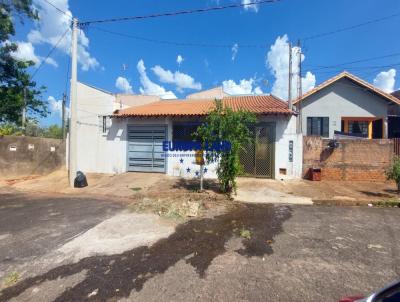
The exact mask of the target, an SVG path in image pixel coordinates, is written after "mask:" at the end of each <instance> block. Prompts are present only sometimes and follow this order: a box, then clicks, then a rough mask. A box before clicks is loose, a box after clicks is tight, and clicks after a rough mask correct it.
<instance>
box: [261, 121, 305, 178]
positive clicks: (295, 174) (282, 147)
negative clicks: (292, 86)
mask: <svg viewBox="0 0 400 302" xmlns="http://www.w3.org/2000/svg"><path fill="white" fill-rule="evenodd" d="M260 122H273V123H275V127H276V128H275V173H274V174H275V179H294V178H301V173H302V172H301V171H302V167H303V137H302V135H301V134H297V133H296V117H295V116H292V117H281V116H279V117H264V118H262V119H261V120H260ZM289 141H293V162H289ZM279 169H286V175H283V174H280V173H279Z"/></svg>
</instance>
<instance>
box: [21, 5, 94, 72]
mask: <svg viewBox="0 0 400 302" xmlns="http://www.w3.org/2000/svg"><path fill="white" fill-rule="evenodd" d="M33 3H34V5H35V6H36V7H39V8H40V10H39V21H37V22H36V23H35V29H32V30H31V31H30V32H29V33H28V37H27V38H28V41H29V42H30V43H32V44H33V45H35V44H50V45H51V46H54V45H56V44H57V42H58V41H59V40H60V38H61V37H62V36H63V34H64V33H65V32H66V31H67V33H66V36H65V37H64V38H63V39H62V41H61V42H60V43H59V44H58V46H57V48H58V49H59V50H61V51H63V52H64V53H66V54H69V53H70V49H71V29H70V24H71V17H72V13H71V11H70V10H69V4H68V0H54V1H52V3H54V5H55V6H57V7H59V8H60V9H61V10H63V11H65V12H66V13H67V15H65V14H60V13H58V12H57V11H56V10H55V8H54V7H52V6H50V5H48V4H47V3H45V1H44V0H34V1H33ZM88 48H89V39H88V38H87V37H86V35H85V33H84V32H83V31H82V30H79V31H78V62H79V63H80V65H81V68H82V70H89V69H95V68H97V67H98V66H99V62H98V61H97V60H96V58H94V57H92V56H91V54H90V53H89V51H88ZM53 61H54V60H53Z"/></svg>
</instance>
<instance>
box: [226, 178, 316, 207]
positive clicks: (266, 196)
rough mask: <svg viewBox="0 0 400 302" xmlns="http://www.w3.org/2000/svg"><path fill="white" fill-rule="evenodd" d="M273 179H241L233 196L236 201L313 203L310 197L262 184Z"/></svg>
mask: <svg viewBox="0 0 400 302" xmlns="http://www.w3.org/2000/svg"><path fill="white" fill-rule="evenodd" d="M273 181H275V180H263V179H260V180H258V179H252V180H248V179H239V181H238V189H237V195H234V196H233V198H234V199H235V200H236V201H241V202H249V203H276V204H302V205H312V204H313V202H312V199H311V198H310V197H303V196H296V195H293V194H288V193H285V192H283V191H282V190H279V191H278V190H274V189H271V188H270V187H268V186H263V185H262V184H263V182H269V183H270V182H273ZM275 182H277V181H275ZM277 188H278V187H277Z"/></svg>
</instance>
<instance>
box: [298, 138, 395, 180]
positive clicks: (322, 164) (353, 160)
mask: <svg viewBox="0 0 400 302" xmlns="http://www.w3.org/2000/svg"><path fill="white" fill-rule="evenodd" d="M338 142H339V147H338V148H335V149H332V148H329V146H328V143H329V140H327V139H321V138H320V137H316V136H305V137H304V142H303V146H304V148H303V150H304V151H303V155H304V161H303V175H304V177H308V175H307V174H308V171H309V169H310V168H321V172H322V179H323V180H354V181H385V180H386V177H385V170H386V169H387V168H388V167H389V166H390V164H391V163H392V160H393V143H392V141H391V140H387V139H374V140H366V139H358V140H351V139H342V140H339V141H338Z"/></svg>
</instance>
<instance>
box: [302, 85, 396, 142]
mask: <svg viewBox="0 0 400 302" xmlns="http://www.w3.org/2000/svg"><path fill="white" fill-rule="evenodd" d="M388 106H389V105H388V102H387V101H386V100H385V99H384V98H382V97H380V96H377V95H376V94H373V93H371V92H370V91H368V90H367V89H365V88H362V87H361V86H360V85H357V84H354V83H353V82H352V81H350V80H348V79H341V80H339V81H337V82H335V83H333V84H332V85H330V86H327V87H326V88H324V89H322V90H320V91H318V92H316V93H314V94H312V95H311V96H309V97H307V98H306V99H305V100H303V101H302V102H301V110H302V127H303V133H304V135H307V117H329V138H333V134H334V131H335V130H337V131H341V120H342V117H379V118H384V121H386V129H387V119H386V118H387V114H388Z"/></svg>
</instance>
